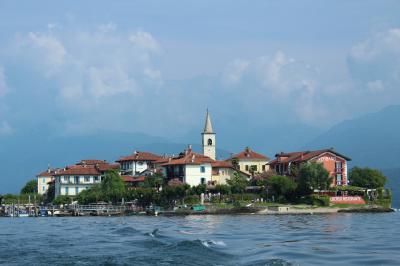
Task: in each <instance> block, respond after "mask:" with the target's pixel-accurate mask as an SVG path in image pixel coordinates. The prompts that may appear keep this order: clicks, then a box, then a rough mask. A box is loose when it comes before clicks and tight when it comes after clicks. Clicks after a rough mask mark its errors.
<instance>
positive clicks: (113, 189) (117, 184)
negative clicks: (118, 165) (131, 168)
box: [100, 170, 125, 203]
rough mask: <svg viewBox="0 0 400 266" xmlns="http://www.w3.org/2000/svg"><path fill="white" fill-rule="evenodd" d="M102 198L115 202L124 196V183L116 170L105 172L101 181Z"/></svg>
mask: <svg viewBox="0 0 400 266" xmlns="http://www.w3.org/2000/svg"><path fill="white" fill-rule="evenodd" d="M100 187H101V192H102V198H103V200H105V201H111V202H112V203H117V202H119V201H121V200H122V198H123V197H124V196H125V183H124V181H123V180H122V178H121V176H120V175H119V174H118V172H117V171H116V170H109V171H107V172H106V176H105V178H104V179H103V180H102V181H101V185H100Z"/></svg>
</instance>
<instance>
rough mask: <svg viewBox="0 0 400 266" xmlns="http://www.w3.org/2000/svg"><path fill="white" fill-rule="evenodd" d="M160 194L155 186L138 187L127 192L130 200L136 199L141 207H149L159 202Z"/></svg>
mask: <svg viewBox="0 0 400 266" xmlns="http://www.w3.org/2000/svg"><path fill="white" fill-rule="evenodd" d="M159 198H160V196H159V194H158V193H157V191H156V190H155V189H154V188H136V189H132V190H129V191H128V193H127V199H128V200H132V201H133V200H136V201H137V204H138V205H139V206H141V207H148V206H150V205H154V204H157V203H158V202H159Z"/></svg>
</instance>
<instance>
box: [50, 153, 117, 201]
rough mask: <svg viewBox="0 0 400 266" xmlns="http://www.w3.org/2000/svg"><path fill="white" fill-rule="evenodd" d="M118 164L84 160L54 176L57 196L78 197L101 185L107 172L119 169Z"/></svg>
mask: <svg viewBox="0 0 400 266" xmlns="http://www.w3.org/2000/svg"><path fill="white" fill-rule="evenodd" d="M118 168H119V165H118V164H109V163H107V162H106V161H101V160H82V161H81V162H79V163H77V164H76V165H72V166H67V167H66V168H64V169H61V170H59V171H57V172H56V173H55V174H54V181H55V184H54V186H55V193H54V194H55V196H56V197H57V196H59V195H66V196H76V195H78V194H79V193H80V192H82V191H83V190H85V189H88V188H90V187H92V186H93V185H95V184H100V183H101V180H102V178H103V176H104V174H105V172H106V171H107V170H110V169H118Z"/></svg>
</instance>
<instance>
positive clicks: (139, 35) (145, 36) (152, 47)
mask: <svg viewBox="0 0 400 266" xmlns="http://www.w3.org/2000/svg"><path fill="white" fill-rule="evenodd" d="M129 40H130V41H131V42H132V43H133V44H134V45H136V46H137V47H140V48H141V49H143V50H146V51H149V52H153V53H159V52H160V51H161V50H160V49H161V48H160V45H159V44H158V42H157V40H156V39H154V38H153V36H152V35H151V34H150V33H148V32H145V31H141V30H140V31H137V32H136V33H134V34H132V35H131V36H130V37H129Z"/></svg>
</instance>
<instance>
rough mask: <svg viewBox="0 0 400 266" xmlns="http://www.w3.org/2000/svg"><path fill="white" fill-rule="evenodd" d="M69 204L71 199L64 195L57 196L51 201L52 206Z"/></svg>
mask: <svg viewBox="0 0 400 266" xmlns="http://www.w3.org/2000/svg"><path fill="white" fill-rule="evenodd" d="M71 202H72V198H71V197H69V196H66V195H59V196H57V197H56V198H55V199H54V200H53V204H55V205H64V204H70V203H71Z"/></svg>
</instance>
